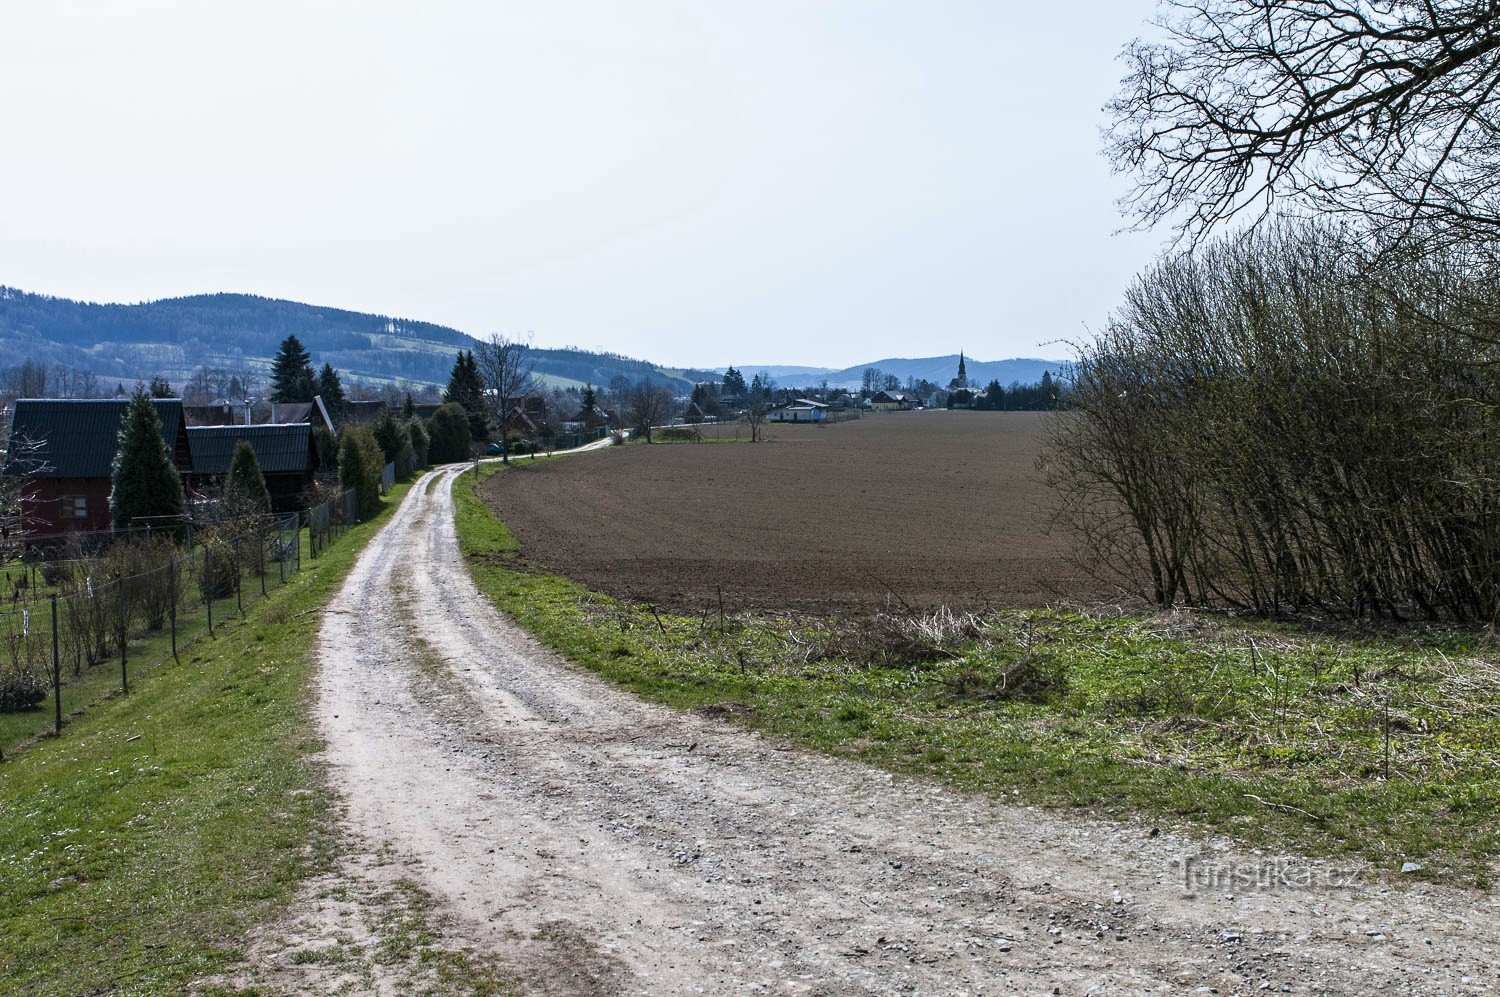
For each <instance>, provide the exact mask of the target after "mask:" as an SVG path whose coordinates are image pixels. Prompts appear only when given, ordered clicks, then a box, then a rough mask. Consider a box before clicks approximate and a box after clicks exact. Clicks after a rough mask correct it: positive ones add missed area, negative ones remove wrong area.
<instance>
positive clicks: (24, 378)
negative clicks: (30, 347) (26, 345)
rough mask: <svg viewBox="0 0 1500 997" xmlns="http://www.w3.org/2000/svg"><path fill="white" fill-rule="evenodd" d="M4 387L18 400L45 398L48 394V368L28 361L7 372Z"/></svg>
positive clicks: (33, 361)
mask: <svg viewBox="0 0 1500 997" xmlns="http://www.w3.org/2000/svg"><path fill="white" fill-rule="evenodd" d="M4 386H5V390H6V392H7V393H8V394H10V395H13V396H14V397H16V398H44V397H46V394H47V367H46V365H45V364H41V363H38V362H37V361H35V360H31V359H27V360H24V361H22V362H21V363H19V364H17V365H16V366H14V367H12V368H10V369H9V370H7V371H6V372H5V374H4Z"/></svg>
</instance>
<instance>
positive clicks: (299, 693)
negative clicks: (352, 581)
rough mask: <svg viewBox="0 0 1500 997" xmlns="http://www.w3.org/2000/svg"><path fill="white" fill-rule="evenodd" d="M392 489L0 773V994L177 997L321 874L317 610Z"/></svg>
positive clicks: (323, 795) (325, 830)
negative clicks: (231, 610) (208, 631)
mask: <svg viewBox="0 0 1500 997" xmlns="http://www.w3.org/2000/svg"><path fill="white" fill-rule="evenodd" d="M406 487H407V486H405V485H402V486H398V487H397V488H396V489H395V490H394V491H393V492H392V495H391V496H390V498H389V499H388V501H387V504H386V509H387V512H383V513H382V514H381V515H380V516H377V517H375V518H374V519H372V520H371V521H369V522H366V523H364V524H362V525H360V526H358V527H355V528H354V529H352V530H351V531H350V532H349V533H348V534H347V535H346V536H345V537H344V538H343V539H342V540H341V541H340V542H338V543H336V544H334V545H333V546H332V547H331V548H329V550H328V552H327V553H326V554H325V555H324V556H323V557H321V558H319V559H318V560H317V561H305V562H304V566H305V567H304V570H303V571H302V572H301V573H299V574H298V575H297V576H296V577H295V578H294V579H292V580H291V581H289V582H288V583H287V585H286V586H285V587H284V588H282V589H280V590H279V591H276V592H274V593H272V595H271V596H269V597H268V598H266V599H265V600H264V601H262V602H259V603H258V604H256V605H255V606H254V607H253V608H251V609H249V610H248V611H247V614H246V617H245V619H244V620H239V619H238V618H235V619H232V620H231V619H226V620H225V621H224V623H223V625H222V626H216V630H217V637H216V638H214V639H212V640H202V641H199V642H198V643H196V644H195V645H194V646H193V647H192V648H191V649H190V651H189V652H188V653H185V654H184V655H183V660H182V663H181V664H180V665H172V664H165V665H162V666H159V667H157V668H155V669H153V670H152V671H151V673H150V674H147V675H143V676H142V677H141V681H140V684H139V685H134V684H133V685H132V691H131V694H130V695H129V696H121V697H117V698H115V699H112V700H110V701H108V702H106V703H104V704H102V705H99V706H97V707H96V708H94V709H91V710H89V711H88V712H87V713H85V714H83V715H82V716H81V717H79V718H77V719H76V720H75V721H74V722H73V723H72V724H70V725H69V726H68V727H67V728H66V729H65V731H64V735H63V737H62V738H60V739H55V740H54V739H48V740H45V741H42V742H40V743H38V744H37V745H36V746H34V747H33V748H31V749H30V750H28V751H27V752H25V753H24V754H23V755H21V756H20V757H19V758H17V759H15V760H13V761H9V762H7V763H5V764H4V765H3V766H0V990H4V991H5V992H7V993H17V992H20V993H29V992H35V993H93V992H105V991H108V992H112V993H179V992H182V991H183V990H184V989H186V988H187V987H188V985H189V984H190V983H192V982H193V981H196V980H202V979H204V978H205V977H209V976H212V975H214V974H216V973H219V972H222V971H223V970H224V969H225V968H226V967H228V966H230V965H231V964H232V963H233V962H234V961H235V960H236V959H237V958H238V957H239V955H240V949H241V944H242V941H243V939H244V937H245V935H246V932H247V931H249V929H250V928H251V927H253V926H254V925H257V924H259V923H262V922H263V921H265V920H266V919H268V918H269V917H270V916H271V915H272V914H273V913H274V912H276V911H277V910H278V909H280V908H281V907H283V906H285V904H286V903H287V902H288V901H289V900H290V898H291V897H292V896H293V895H294V893H295V891H296V890H297V888H298V886H299V884H301V883H302V882H303V881H304V880H305V879H306V878H307V877H308V876H310V875H312V874H314V873H317V872H321V871H327V870H328V869H330V868H331V867H332V865H333V863H334V861H335V858H336V854H337V840H336V834H335V830H334V817H335V815H334V813H333V812H332V807H333V803H332V797H331V795H330V793H329V792H328V790H327V787H326V786H325V784H324V781H323V775H322V771H321V768H320V767H319V765H318V764H317V762H316V760H315V759H314V757H313V756H314V754H315V753H316V752H317V751H318V750H319V749H320V747H321V744H320V742H319V740H318V737H317V732H316V728H315V725H314V723H313V720H312V717H311V715H310V712H309V679H310V676H311V674H312V666H313V653H312V652H313V649H314V643H315V638H316V634H317V629H318V621H319V610H321V608H322V607H323V605H324V604H325V603H326V602H327V601H328V599H329V598H330V597H331V596H332V595H333V594H334V592H336V591H337V588H338V585H339V583H340V582H341V581H342V579H343V578H344V576H345V575H346V574H347V573H348V571H349V569H350V568H351V567H352V566H353V564H354V561H355V558H356V557H357V556H358V554H359V551H360V549H361V548H362V547H363V545H364V542H365V541H366V540H368V539H369V538H370V537H371V536H372V535H373V534H374V532H375V531H376V530H378V529H379V528H380V527H381V526H382V525H383V523H384V520H385V518H386V515H387V514H388V510H390V509H394V508H395V507H396V505H398V504H399V502H400V500H401V498H402V497H403V496H404V494H405V489H406Z"/></svg>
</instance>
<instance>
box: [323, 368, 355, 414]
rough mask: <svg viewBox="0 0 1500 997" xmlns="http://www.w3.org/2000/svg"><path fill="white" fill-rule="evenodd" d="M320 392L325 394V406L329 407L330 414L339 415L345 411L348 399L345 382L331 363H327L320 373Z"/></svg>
mask: <svg viewBox="0 0 1500 997" xmlns="http://www.w3.org/2000/svg"><path fill="white" fill-rule="evenodd" d="M318 394H320V395H322V396H323V407H324V408H326V409H328V414H329V415H339V414H341V413H342V412H343V411H344V402H346V401H348V397H347V396H346V395H345V394H344V382H343V381H342V380H340V378H339V372H338V371H336V370H334V369H333V364H331V363H325V364H324V365H323V369H322V370H321V371H320V372H319V373H318Z"/></svg>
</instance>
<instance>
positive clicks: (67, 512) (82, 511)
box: [57, 495, 89, 519]
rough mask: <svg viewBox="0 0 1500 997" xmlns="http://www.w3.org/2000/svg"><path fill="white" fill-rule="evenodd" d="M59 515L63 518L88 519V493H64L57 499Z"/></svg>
mask: <svg viewBox="0 0 1500 997" xmlns="http://www.w3.org/2000/svg"><path fill="white" fill-rule="evenodd" d="M57 503H58V506H59V511H58V515H59V516H60V517H62V518H63V519H87V518H88V517H89V500H88V496H87V495H64V496H63V497H62V498H60V499H58V500H57Z"/></svg>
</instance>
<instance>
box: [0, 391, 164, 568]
mask: <svg viewBox="0 0 1500 997" xmlns="http://www.w3.org/2000/svg"><path fill="white" fill-rule="evenodd" d="M151 404H152V405H154V406H155V407H156V416H157V418H158V419H160V420H161V432H162V439H163V441H164V442H165V443H166V444H167V450H168V452H169V453H171V454H172V463H173V464H175V465H176V466H177V471H178V473H179V474H184V475H186V474H187V473H188V472H189V471H191V470H192V456H191V452H190V451H189V450H188V434H187V423H186V421H185V420H184V418H183V413H182V401H181V400H180V399H177V398H158V399H155V400H153V401H152V403H151ZM129 405H130V399H128V398H87V399H85V398H65V399H64V398H22V399H20V400H19V401H17V402H16V406H15V414H14V415H13V417H12V418H11V426H10V440H9V442H8V444H7V447H6V455H7V456H6V460H5V464H4V466H3V467H0V475H3V476H5V477H7V478H25V479H26V480H27V483H28V484H27V487H26V489H25V493H24V496H23V498H22V502H21V515H22V518H23V521H24V523H25V528H26V529H27V531H28V532H30V533H31V534H32V536H33V537H34V538H36V539H38V540H47V539H51V538H56V537H60V536H66V535H67V534H70V533H91V532H103V531H108V530H109V529H110V515H109V493H110V488H111V485H112V482H111V476H112V474H113V471H114V460H115V454H116V453H118V452H119V437H120V425H121V423H123V422H124V421H125V410H126V409H127V408H128V407H129ZM28 444H29V446H28Z"/></svg>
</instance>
